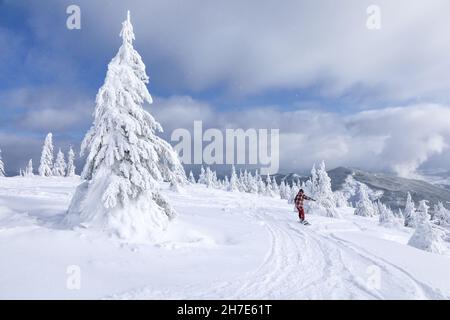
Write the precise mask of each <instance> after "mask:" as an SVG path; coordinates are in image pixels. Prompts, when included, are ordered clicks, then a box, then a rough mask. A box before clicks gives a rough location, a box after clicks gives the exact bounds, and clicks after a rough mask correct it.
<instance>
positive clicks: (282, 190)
mask: <svg viewBox="0 0 450 320" xmlns="http://www.w3.org/2000/svg"><path fill="white" fill-rule="evenodd" d="M280 198H281V199H283V200H287V199H288V198H289V197H288V195H287V193H286V182H285V181H284V180H282V181H281V183H280Z"/></svg>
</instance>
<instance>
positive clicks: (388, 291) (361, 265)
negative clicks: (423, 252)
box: [113, 208, 448, 299]
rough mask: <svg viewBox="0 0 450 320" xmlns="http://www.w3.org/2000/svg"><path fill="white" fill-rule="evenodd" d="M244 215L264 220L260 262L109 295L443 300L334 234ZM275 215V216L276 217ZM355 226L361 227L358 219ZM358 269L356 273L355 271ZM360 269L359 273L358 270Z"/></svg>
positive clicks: (263, 213) (264, 215)
mask: <svg viewBox="0 0 450 320" xmlns="http://www.w3.org/2000/svg"><path fill="white" fill-rule="evenodd" d="M244 213H245V214H247V215H250V216H251V218H253V219H257V220H259V221H260V222H261V223H263V224H264V226H265V227H266V230H267V232H268V234H269V236H270V247H269V248H268V251H267V254H266V256H265V258H264V260H263V262H262V263H261V265H260V266H259V267H258V268H257V269H256V270H255V271H254V272H252V273H250V274H246V275H244V276H241V277H238V278H237V279H235V280H234V281H231V282H225V283H220V284H217V285H216V286H213V289H211V290H207V291H202V289H201V288H200V287H196V286H189V287H187V288H178V290H177V293H176V294H175V295H174V293H173V292H170V291H166V292H161V291H158V292H157V293H156V292H154V291H153V290H151V289H150V288H144V289H140V290H136V291H131V292H127V293H125V294H119V295H115V296H113V297H114V298H125V299H130V298H132V299H145V298H155V297H158V298H168V299H174V298H184V299H446V298H448V297H446V296H445V295H443V294H442V293H440V292H439V290H435V289H433V288H431V287H430V286H428V285H426V284H424V283H422V282H420V281H418V280H416V279H415V278H414V277H413V276H412V275H411V274H409V273H408V272H407V271H405V270H403V269H402V268H400V267H398V266H395V265H394V264H392V263H389V262H388V261H386V260H385V259H383V258H381V257H378V256H375V255H373V254H371V253H370V252H368V251H367V250H364V249H362V248H360V247H358V246H356V245H354V244H353V243H350V242H348V241H345V240H343V239H340V238H338V237H337V236H335V235H334V234H333V233H329V234H327V233H323V232H320V231H318V230H315V229H314V227H311V226H303V225H301V224H299V223H296V222H293V221H292V219H289V218H286V217H284V218H279V217H280V216H281V217H283V216H285V212H274V211H273V210H272V211H270V209H262V208H258V209H256V213H255V212H251V211H248V210H245V211H244ZM277 216H278V217H277ZM355 226H356V227H357V228H358V229H360V227H359V226H357V224H355ZM374 266H375V267H377V268H379V269H378V270H380V271H381V274H380V280H381V281H380V286H379V287H376V288H373V287H369V285H368V279H367V278H368V276H369V275H368V274H367V271H368V270H369V269H368V268H370V267H374ZM358 271H359V272H358ZM357 274H359V276H358V275H357Z"/></svg>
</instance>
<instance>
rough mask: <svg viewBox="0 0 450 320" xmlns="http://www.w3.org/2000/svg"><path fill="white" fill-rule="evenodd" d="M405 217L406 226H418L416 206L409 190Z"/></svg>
mask: <svg viewBox="0 0 450 320" xmlns="http://www.w3.org/2000/svg"><path fill="white" fill-rule="evenodd" d="M403 215H404V217H405V227H409V228H415V227H416V208H415V206H414V202H413V201H412V198H411V194H410V193H409V192H408V195H407V196H406V205H405V211H403Z"/></svg>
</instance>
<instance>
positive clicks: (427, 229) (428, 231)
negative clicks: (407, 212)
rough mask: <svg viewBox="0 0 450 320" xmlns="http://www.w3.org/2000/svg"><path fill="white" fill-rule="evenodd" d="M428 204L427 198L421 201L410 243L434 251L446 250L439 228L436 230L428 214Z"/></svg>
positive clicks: (441, 251)
mask: <svg viewBox="0 0 450 320" xmlns="http://www.w3.org/2000/svg"><path fill="white" fill-rule="evenodd" d="M428 209H429V207H428V205H427V203H426V201H425V200H422V201H420V204H419V207H418V208H417V215H416V221H415V222H416V230H415V231H414V233H413V235H412V236H411V238H410V239H409V241H408V245H410V246H412V247H415V248H418V249H421V250H425V251H429V252H434V253H443V252H444V251H446V249H445V246H444V245H443V243H442V238H441V236H440V234H439V233H438V231H437V230H434V229H433V227H432V224H431V221H430V215H429V214H428Z"/></svg>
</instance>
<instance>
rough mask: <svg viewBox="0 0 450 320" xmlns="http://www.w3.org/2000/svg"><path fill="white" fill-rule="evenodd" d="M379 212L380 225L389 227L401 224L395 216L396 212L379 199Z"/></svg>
mask: <svg viewBox="0 0 450 320" xmlns="http://www.w3.org/2000/svg"><path fill="white" fill-rule="evenodd" d="M377 206H378V213H379V217H378V219H379V223H380V225H382V226H384V227H388V228H394V227H398V226H399V225H400V223H399V221H398V220H397V219H396V218H395V216H394V213H393V212H392V210H391V209H390V208H388V207H387V206H386V205H385V204H383V203H381V201H378V203H377Z"/></svg>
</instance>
